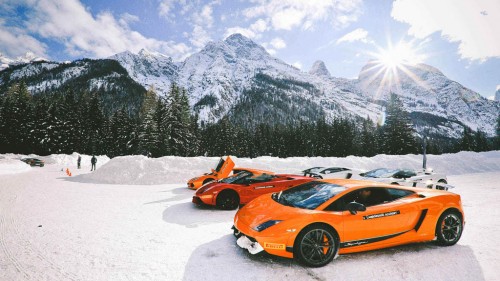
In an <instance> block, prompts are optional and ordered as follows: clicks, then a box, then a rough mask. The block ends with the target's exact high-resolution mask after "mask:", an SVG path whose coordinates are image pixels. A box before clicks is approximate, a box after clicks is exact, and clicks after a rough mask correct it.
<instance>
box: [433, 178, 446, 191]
mask: <svg viewBox="0 0 500 281" xmlns="http://www.w3.org/2000/svg"><path fill="white" fill-rule="evenodd" d="M440 183H444V184H448V182H447V181H446V180H445V179H440V180H438V183H437V184H436V189H438V190H448V188H446V187H442V186H440V185H439V184H440ZM431 188H432V187H431Z"/></svg>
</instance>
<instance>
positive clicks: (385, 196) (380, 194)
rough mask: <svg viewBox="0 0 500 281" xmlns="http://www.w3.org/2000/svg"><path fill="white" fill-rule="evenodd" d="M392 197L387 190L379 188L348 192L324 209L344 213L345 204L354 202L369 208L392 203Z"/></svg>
mask: <svg viewBox="0 0 500 281" xmlns="http://www.w3.org/2000/svg"><path fill="white" fill-rule="evenodd" d="M391 198H392V196H391V195H390V193H389V192H388V190H387V188H381V187H369V188H363V189H358V190H355V191H353V192H350V193H348V194H346V195H344V196H342V197H341V198H339V199H338V200H335V202H333V203H332V204H331V205H330V206H328V207H326V208H325V210H326V211H345V210H346V206H347V204H349V203H350V202H353V201H356V202H358V203H361V204H363V205H365V206H366V207H371V206H375V205H379V204H383V203H387V202H390V201H392V200H393V199H391Z"/></svg>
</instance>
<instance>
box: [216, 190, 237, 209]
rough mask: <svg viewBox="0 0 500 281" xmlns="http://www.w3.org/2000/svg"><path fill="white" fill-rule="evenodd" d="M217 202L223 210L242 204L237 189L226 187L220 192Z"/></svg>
mask: <svg viewBox="0 0 500 281" xmlns="http://www.w3.org/2000/svg"><path fill="white" fill-rule="evenodd" d="M215 204H216V205H217V207H218V208H219V209H222V210H234V209H236V208H237V207H238V205H239V204H240V198H239V196H238V194H237V193H236V192H235V191H233V190H227V189H226V190H223V191H222V192H221V193H219V195H218V196H217V199H216V202H215Z"/></svg>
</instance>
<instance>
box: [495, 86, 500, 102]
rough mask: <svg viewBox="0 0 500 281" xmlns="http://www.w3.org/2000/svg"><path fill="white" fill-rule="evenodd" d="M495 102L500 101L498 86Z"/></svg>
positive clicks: (498, 87) (499, 87)
mask: <svg viewBox="0 0 500 281" xmlns="http://www.w3.org/2000/svg"><path fill="white" fill-rule="evenodd" d="M495 100H496V101H500V85H498V86H497V91H496V93H495Z"/></svg>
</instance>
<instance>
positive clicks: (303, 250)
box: [293, 225, 339, 267]
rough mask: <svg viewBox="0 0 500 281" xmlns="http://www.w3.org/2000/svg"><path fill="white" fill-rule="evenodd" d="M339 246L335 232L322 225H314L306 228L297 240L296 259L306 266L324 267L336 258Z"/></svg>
mask: <svg viewBox="0 0 500 281" xmlns="http://www.w3.org/2000/svg"><path fill="white" fill-rule="evenodd" d="M338 245H339V243H338V237H337V234H336V233H334V231H332V230H330V229H328V228H327V227H325V226H322V225H312V226H309V227H306V228H304V229H303V230H302V231H301V232H300V233H299V235H298V236H297V238H296V239H295V244H294V247H293V248H294V257H295V258H296V259H297V260H298V261H299V262H300V263H302V264H304V265H306V266H310V267H320V266H324V265H326V264H328V263H329V262H331V261H332V259H333V258H334V257H335V255H336V253H337V248H338Z"/></svg>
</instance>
